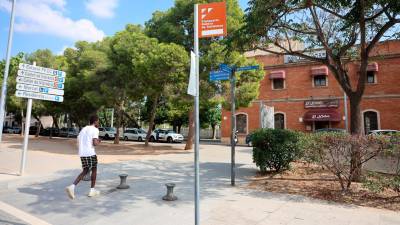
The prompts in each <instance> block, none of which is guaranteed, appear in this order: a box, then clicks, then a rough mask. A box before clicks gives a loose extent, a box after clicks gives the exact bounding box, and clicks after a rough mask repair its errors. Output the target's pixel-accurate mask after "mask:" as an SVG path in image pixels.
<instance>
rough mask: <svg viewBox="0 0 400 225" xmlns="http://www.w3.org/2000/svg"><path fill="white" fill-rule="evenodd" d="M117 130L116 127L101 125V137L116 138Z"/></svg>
mask: <svg viewBox="0 0 400 225" xmlns="http://www.w3.org/2000/svg"><path fill="white" fill-rule="evenodd" d="M116 133H117V131H116V130H115V128H114V127H99V137H100V138H103V139H106V140H108V139H114V138H115V135H116Z"/></svg>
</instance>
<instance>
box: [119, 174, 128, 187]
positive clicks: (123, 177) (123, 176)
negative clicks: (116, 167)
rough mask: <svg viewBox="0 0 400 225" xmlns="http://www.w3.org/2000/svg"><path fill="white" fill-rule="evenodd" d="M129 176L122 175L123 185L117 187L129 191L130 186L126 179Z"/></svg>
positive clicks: (120, 176)
mask: <svg viewBox="0 0 400 225" xmlns="http://www.w3.org/2000/svg"><path fill="white" fill-rule="evenodd" d="M127 177H128V174H120V175H119V178H121V183H120V184H119V185H118V186H117V188H118V189H128V188H129V185H127V184H126V178H127Z"/></svg>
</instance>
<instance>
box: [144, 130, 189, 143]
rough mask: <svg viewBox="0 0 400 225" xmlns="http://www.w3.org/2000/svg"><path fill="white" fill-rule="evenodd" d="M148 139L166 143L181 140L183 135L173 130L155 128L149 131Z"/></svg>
mask: <svg viewBox="0 0 400 225" xmlns="http://www.w3.org/2000/svg"><path fill="white" fill-rule="evenodd" d="M150 141H152V142H154V141H166V142H168V143H173V142H182V141H183V135H182V134H178V133H175V131H173V130H161V129H156V130H154V131H153V132H152V133H151V136H150Z"/></svg>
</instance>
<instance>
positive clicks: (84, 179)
mask: <svg viewBox="0 0 400 225" xmlns="http://www.w3.org/2000/svg"><path fill="white" fill-rule="evenodd" d="M82 180H83V181H91V180H92V178H91V173H90V170H89V172H87V174H86V175H85V176H84V177H83V179H82Z"/></svg>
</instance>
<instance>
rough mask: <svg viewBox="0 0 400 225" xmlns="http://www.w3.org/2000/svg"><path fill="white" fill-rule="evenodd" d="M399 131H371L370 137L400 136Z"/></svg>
mask: <svg viewBox="0 0 400 225" xmlns="http://www.w3.org/2000/svg"><path fill="white" fill-rule="evenodd" d="M399 132H400V131H398V130H371V131H369V132H368V134H369V135H394V134H399Z"/></svg>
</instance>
